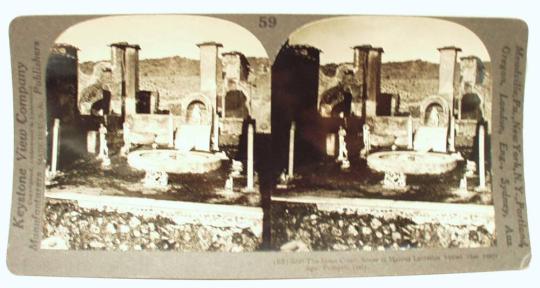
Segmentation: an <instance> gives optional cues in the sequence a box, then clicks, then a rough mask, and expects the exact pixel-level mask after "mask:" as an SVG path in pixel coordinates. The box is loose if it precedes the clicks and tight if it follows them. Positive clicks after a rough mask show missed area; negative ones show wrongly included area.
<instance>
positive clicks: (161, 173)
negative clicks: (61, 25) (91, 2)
mask: <svg viewBox="0 0 540 288" xmlns="http://www.w3.org/2000/svg"><path fill="white" fill-rule="evenodd" d="M47 63H48V64H47V69H46V72H47V73H46V92H47V95H46V103H47V131H46V137H47V148H46V149H47V171H46V184H45V185H46V190H45V211H44V216H43V217H44V218H43V227H42V229H43V235H42V241H41V248H42V249H64V250H118V251H137V250H173V251H226V252H244V251H255V250H259V249H261V245H262V229H263V228H262V226H263V224H262V223H263V210H262V208H261V207H262V205H261V193H260V179H259V178H260V170H261V169H262V168H261V167H262V165H263V164H262V163H263V158H265V157H268V156H266V155H270V153H269V152H268V149H269V148H270V147H269V146H270V145H269V143H270V142H269V140H268V139H270V70H271V69H270V61H269V59H268V55H267V54H266V51H265V48H264V47H263V46H262V44H261V43H260V42H259V40H257V38H256V37H255V36H254V35H253V34H251V33H250V32H249V31H248V30H246V29H245V28H243V27H241V26H239V25H237V24H235V23H233V22H229V21H226V20H221V19H218V18H212V17H203V16H188V15H161V16H159V15H156V16H151V15H147V16H135V15H134V16H111V17H100V18H96V19H92V20H89V21H84V22H80V23H78V24H76V25H73V26H71V27H70V28H68V29H67V30H65V31H64V32H63V33H62V34H61V35H60V36H59V37H58V38H57V39H56V41H55V45H54V47H53V48H52V49H51V52H50V57H49V59H48V62H47Z"/></svg>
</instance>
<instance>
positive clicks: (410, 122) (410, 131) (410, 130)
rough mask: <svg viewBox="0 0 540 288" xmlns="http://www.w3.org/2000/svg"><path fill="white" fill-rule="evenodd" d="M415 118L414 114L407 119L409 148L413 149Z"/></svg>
mask: <svg viewBox="0 0 540 288" xmlns="http://www.w3.org/2000/svg"><path fill="white" fill-rule="evenodd" d="M413 130H414V128H413V119H412V116H411V115H409V118H408V119H407V149H411V150H412V149H413V133H414V132H413Z"/></svg>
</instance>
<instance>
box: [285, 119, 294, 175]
mask: <svg viewBox="0 0 540 288" xmlns="http://www.w3.org/2000/svg"><path fill="white" fill-rule="evenodd" d="M295 133H296V123H295V122H294V121H293V122H292V123H291V129H290V131H289V166H288V169H287V172H288V176H289V178H292V177H294V138H295Z"/></svg>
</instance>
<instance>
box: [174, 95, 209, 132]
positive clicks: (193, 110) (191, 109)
mask: <svg viewBox="0 0 540 288" xmlns="http://www.w3.org/2000/svg"><path fill="white" fill-rule="evenodd" d="M181 106H182V108H181V109H182V115H183V116H184V121H185V122H186V123H188V124H195V125H211V124H212V113H213V107H214V106H213V105H212V103H211V102H210V100H209V99H208V98H207V97H206V96H205V95H203V94H192V95H189V96H188V97H186V98H185V99H183V101H182V104H181Z"/></svg>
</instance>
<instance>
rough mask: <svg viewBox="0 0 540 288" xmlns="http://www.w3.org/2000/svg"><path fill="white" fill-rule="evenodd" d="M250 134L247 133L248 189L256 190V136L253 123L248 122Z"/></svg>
mask: <svg viewBox="0 0 540 288" xmlns="http://www.w3.org/2000/svg"><path fill="white" fill-rule="evenodd" d="M247 132H248V135H247V185H246V190H247V191H253V190H254V179H253V178H254V169H253V166H254V165H253V162H254V161H253V160H254V159H253V140H254V139H253V138H254V134H255V131H254V128H253V123H249V124H248V131H247Z"/></svg>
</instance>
